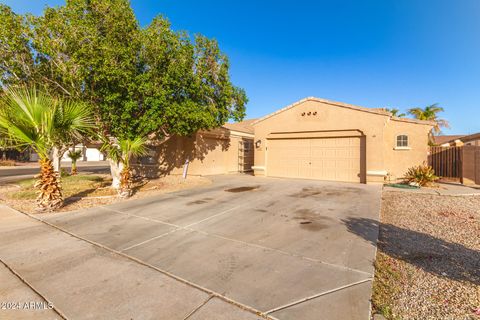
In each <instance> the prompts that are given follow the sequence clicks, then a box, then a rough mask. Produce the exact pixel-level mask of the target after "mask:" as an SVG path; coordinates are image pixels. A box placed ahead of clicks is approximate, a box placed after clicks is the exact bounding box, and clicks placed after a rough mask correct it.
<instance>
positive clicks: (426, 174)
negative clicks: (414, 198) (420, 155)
mask: <svg viewBox="0 0 480 320" xmlns="http://www.w3.org/2000/svg"><path fill="white" fill-rule="evenodd" d="M404 179H405V181H406V182H408V183H409V184H414V185H418V186H420V187H424V186H428V185H430V184H432V183H434V182H435V181H436V180H438V177H437V176H436V175H435V171H434V170H433V168H432V167H431V166H428V165H426V164H425V163H424V164H422V165H419V166H414V167H411V168H409V169H408V170H407V173H406V174H405V176H404Z"/></svg>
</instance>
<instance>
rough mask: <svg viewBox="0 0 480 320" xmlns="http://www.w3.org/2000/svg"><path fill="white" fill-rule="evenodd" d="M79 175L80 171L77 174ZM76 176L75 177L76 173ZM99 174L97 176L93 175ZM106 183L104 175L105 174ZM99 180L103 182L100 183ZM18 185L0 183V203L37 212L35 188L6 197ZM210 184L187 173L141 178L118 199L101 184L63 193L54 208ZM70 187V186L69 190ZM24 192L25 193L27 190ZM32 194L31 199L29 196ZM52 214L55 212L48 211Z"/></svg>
mask: <svg viewBox="0 0 480 320" xmlns="http://www.w3.org/2000/svg"><path fill="white" fill-rule="evenodd" d="M80 175H81V174H80ZM80 175H79V176H80ZM96 176H100V175H96ZM105 179H106V181H107V182H108V177H107V176H106V177H105ZM101 183H103V181H102V182H101ZM19 184H20V189H19V188H18V187H15V186H13V185H4V186H0V203H2V204H5V205H8V206H10V207H13V208H15V209H17V210H19V211H23V212H27V213H37V211H36V209H37V208H36V205H35V200H34V199H35V191H33V192H32V194H31V195H29V194H28V192H30V190H29V189H25V191H26V192H24V197H23V198H20V199H19V197H17V198H15V197H10V196H7V195H8V193H12V192H13V191H15V192H18V190H21V188H22V184H21V183H19ZM209 184H211V180H210V179H207V178H205V177H199V176H188V177H187V179H183V177H182V176H176V175H175V176H174V175H171V176H166V177H162V178H158V179H152V180H149V181H144V182H142V183H141V184H138V185H136V186H135V194H134V195H133V196H132V197H131V198H129V199H121V198H119V197H118V196H116V192H115V191H113V190H112V189H110V188H109V187H106V186H104V185H102V186H101V187H99V188H93V190H90V189H92V188H90V189H88V190H87V191H84V190H75V192H67V193H64V195H65V204H64V206H63V207H62V208H60V209H59V210H58V211H59V212H62V211H72V210H79V209H84V208H91V207H96V206H100V205H108V204H112V203H116V202H122V201H129V200H133V199H140V198H145V197H149V196H154V195H158V194H164V193H170V192H175V191H180V190H185V189H191V188H197V187H201V186H206V185H209ZM72 190H73V189H72ZM27 191H28V192H27ZM32 197H33V198H32ZM209 200H212V199H211V198H204V199H201V200H200V201H209ZM52 214H55V213H52Z"/></svg>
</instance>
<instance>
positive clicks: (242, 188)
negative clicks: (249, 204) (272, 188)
mask: <svg viewBox="0 0 480 320" xmlns="http://www.w3.org/2000/svg"><path fill="white" fill-rule="evenodd" d="M258 188H260V186H245V187H237V188H231V189H225V191H226V192H234V193H237V192H245V191H252V190H257V189H258Z"/></svg>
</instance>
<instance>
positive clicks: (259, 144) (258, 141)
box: [255, 140, 262, 148]
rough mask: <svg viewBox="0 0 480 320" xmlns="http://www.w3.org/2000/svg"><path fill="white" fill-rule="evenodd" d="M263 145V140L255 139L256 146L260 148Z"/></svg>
mask: <svg viewBox="0 0 480 320" xmlns="http://www.w3.org/2000/svg"><path fill="white" fill-rule="evenodd" d="M261 145H262V140H257V141H255V147H256V148H260V146H261Z"/></svg>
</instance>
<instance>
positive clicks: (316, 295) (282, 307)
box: [265, 278, 373, 315]
mask: <svg viewBox="0 0 480 320" xmlns="http://www.w3.org/2000/svg"><path fill="white" fill-rule="evenodd" d="M369 281H373V278H368V279H363V280H360V281H357V282H353V283H349V284H347V285H344V286H341V287H338V288H335V289H331V290H327V291H324V292H320V293H317V294H314V295H312V296H308V297H305V298H303V299H299V300H296V301H293V302H291V303H288V304H285V305H282V306H279V307H276V308H273V309H271V310H268V311H266V312H265V314H266V315H268V314H270V313H274V312H277V311H280V310H283V309H287V308H290V307H293V306H296V305H299V304H301V303H304V302H307V301H310V300H313V299H317V298H320V297H322V296H325V295H328V294H331V293H334V292H337V291H340V290H344V289H348V288H351V287H354V286H356V285H359V284H362V283H365V282H369Z"/></svg>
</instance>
